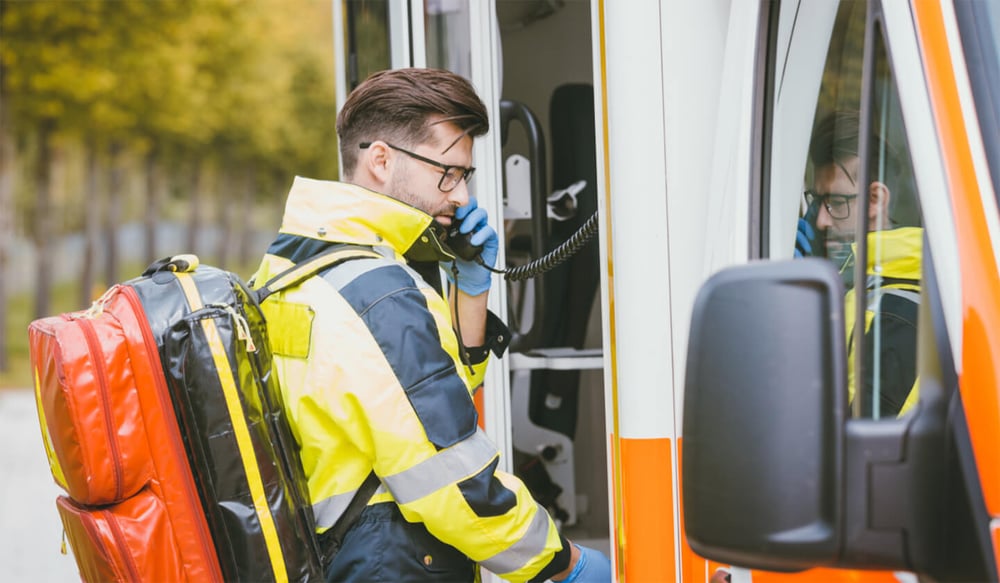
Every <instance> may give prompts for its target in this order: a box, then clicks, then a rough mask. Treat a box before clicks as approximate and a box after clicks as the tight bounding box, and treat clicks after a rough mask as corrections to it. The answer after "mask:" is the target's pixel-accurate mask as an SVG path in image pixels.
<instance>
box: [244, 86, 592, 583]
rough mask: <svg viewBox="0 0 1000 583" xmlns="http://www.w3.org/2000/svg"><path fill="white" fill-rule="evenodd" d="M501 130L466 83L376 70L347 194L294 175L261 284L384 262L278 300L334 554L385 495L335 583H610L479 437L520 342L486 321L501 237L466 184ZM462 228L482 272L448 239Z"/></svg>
mask: <svg viewBox="0 0 1000 583" xmlns="http://www.w3.org/2000/svg"><path fill="white" fill-rule="evenodd" d="M488 129H489V123H488V119H487V113H486V108H485V107H484V105H483V103H482V102H481V101H480V99H479V97H478V96H477V95H476V93H475V91H474V89H473V88H472V86H471V85H470V84H469V83H468V81H466V80H465V79H463V78H462V77H460V76H458V75H455V74H453V73H451V72H448V71H442V70H433V69H403V70H394V71H383V72H380V73H376V74H375V75H372V76H371V77H370V78H369V79H367V80H366V81H365V82H363V83H362V84H361V85H359V86H358V87H357V88H356V89H355V90H354V91H353V92H352V93H351V95H350V96H349V98H348V100H347V102H346V103H345V104H344V107H343V109H342V111H341V112H340V114H339V116H338V119H337V132H338V135H339V137H340V152H341V157H342V158H341V159H342V162H343V168H344V178H345V182H342V183H337V182H321V181H315V180H308V179H304V178H296V179H295V183H294V184H293V186H292V189H291V192H290V193H289V195H288V202H287V205H286V210H285V215H284V218H283V221H282V227H281V230H280V232H279V235H278V237H277V239H276V240H275V241H274V243H273V244H272V245H271V247H270V249H269V250H268V252H267V255H265V257H264V259H263V262H262V264H261V267H260V269H259V271H258V273H257V275H256V276H255V281H257V282H264V281H266V280H267V278H268V277H270V276H272V275H274V274H276V273H278V272H280V271H281V270H283V269H285V268H287V267H289V266H291V265H293V264H296V263H299V262H301V261H302V260H304V259H306V258H308V257H311V256H314V255H315V254H317V253H320V252H323V251H325V250H327V249H330V248H332V247H336V246H343V245H344V244H347V245H351V246H360V247H362V248H365V249H369V250H374V251H375V252H377V253H378V254H379V257H378V258H360V259H353V260H350V261H347V262H344V263H342V264H339V265H337V266H335V267H333V268H332V269H328V270H327V271H326V272H321V273H320V274H319V275H318V276H316V277H313V278H310V279H309V280H306V281H305V282H304V283H303V284H302V285H301V286H298V287H297V288H293V289H291V290H289V291H286V292H285V293H282V294H281V295H280V296H279V297H276V298H274V299H270V300H268V302H266V303H265V307H266V309H267V310H268V312H269V314H268V315H269V320H268V321H269V330H270V332H271V334H272V337H271V342H272V346H273V351H274V354H275V361H276V366H275V368H276V371H277V374H278V376H279V377H280V380H281V383H282V391H283V396H284V400H285V403H284V404H285V407H286V409H287V410H288V413H289V417H290V420H291V423H292V427H293V432H294V434H295V436H296V439H297V441H298V444H299V447H300V455H301V458H302V463H303V466H304V469H305V472H306V477H307V480H308V489H309V494H310V496H311V500H312V504H313V509H314V514H315V516H316V521H317V531H318V532H319V533H320V535H319V539H320V543H321V546H324V545H326V546H329V544H330V542H331V541H330V540H328V539H329V536H328V535H329V532H330V531H329V529H330V527H331V526H332V525H333V524H334V523H335V522H336V521H337V519H338V518H339V517H340V516H341V515H342V514H343V512H344V509H345V508H346V506H347V504H348V502H349V501H350V500H351V499H352V498H353V497H354V494H355V493H356V492H357V491H358V489H359V487H360V486H361V484H362V483H363V481H364V480H365V478H366V477H367V476H368V475H369V474H371V473H372V472H374V474H375V475H376V476H377V478H378V480H379V481H380V482H381V485H380V487H379V489H378V490H377V491H376V492H375V494H374V495H373V496H372V497H371V499H370V501H369V503H368V506H367V507H365V509H364V511H363V512H362V513H361V515H360V517H359V518H358V520H357V522H356V523H355V524H354V525H353V526H352V527H351V528H350V530H348V531H347V534H346V536H345V537H344V540H343V544H342V546H341V548H340V550H339V552H338V553H337V554H336V555H335V557H334V558H333V560H332V561H329V562H328V564H327V565H325V568H326V576H327V579H328V580H330V581H343V580H352V581H353V580H360V581H428V580H431V581H473V580H475V579H476V578H477V564H478V565H482V566H483V567H485V568H487V569H489V570H490V571H491V572H493V573H496V574H498V575H500V576H502V577H504V578H505V579H508V580H511V581H524V580H544V579H546V578H551V579H552V580H555V581H559V580H566V581H579V582H584V581H609V580H610V578H611V575H610V562H609V561H608V559H607V558H606V557H604V556H603V555H602V554H601V553H599V552H597V551H594V550H591V549H586V548H581V547H578V546H576V545H571V544H570V543H569V542H568V541H567V540H566V539H565V538H564V537H563V536H562V535H561V534H560V533H559V532H558V531H557V530H556V526H555V524H554V522H553V521H552V519H551V518H550V517H549V516H548V514H547V513H546V512H545V510H544V509H543V508H542V507H541V506H540V505H539V504H538V503H537V502H535V501H534V500H533V499H532V498H531V495H530V494H529V493H528V490H527V489H526V488H525V486H524V484H522V483H521V482H520V480H518V479H517V478H515V477H514V476H512V475H510V474H507V473H504V472H501V471H499V470H498V469H497V467H498V464H499V453H498V451H497V448H496V446H495V445H494V444H493V443H491V442H490V441H489V439H488V438H487V437H486V436H485V434H484V433H483V432H482V431H481V430H480V429H479V428H478V425H477V413H476V410H475V407H474V405H473V401H472V392H473V391H474V390H476V389H477V388H478V387H479V386H480V385H481V384H482V381H483V377H484V375H485V371H486V365H487V358H488V353H489V352H490V351H493V352H494V353H495V354H498V355H499V354H502V352H503V350H504V349H505V348H506V343H507V341H508V340H507V339H508V338H509V333H508V331H507V329H506V327H505V326H504V325H503V324H502V323H501V322H500V321H499V319H498V318H497V317H496V316H494V315H493V314H490V313H488V312H487V308H486V305H487V298H488V291H489V288H490V285H491V282H492V277H491V274H490V272H489V270H488V269H487V267H492V266H493V264H494V262H495V260H496V256H497V248H498V239H497V234H496V232H495V231H494V230H493V228H491V227H490V226H489V225H488V224H487V215H486V212H485V210H484V209H482V208H479V207H478V206H477V203H476V201H475V199H473V198H471V197H470V196H469V191H468V186H467V184H466V182H467V181H468V180H469V178H470V177H471V176H472V173H473V171H474V168H473V167H472V164H471V163H472V143H473V139H474V138H475V137H478V136H481V135H483V134H485V133H486V132H487V131H488ZM457 221H461V225H460V229H459V230H460V232H461V233H462V234H464V235H468V236H469V237H470V238H469V243H471V244H472V245H477V246H481V247H482V250H481V252H480V256H479V259H480V261H481V262H482V263H480V262H479V261H475V260H470V261H464V260H461V259H457V258H456V257H455V256H454V254H453V253H452V252H451V250H450V249H449V247H448V246H447V245H446V244H442V240H441V239H440V238H439V235H440V234H441V232H442V231H444V229H445V228H446V227H449V226H452V225H453V224H454V223H456V222H457ZM439 265H440V267H442V268H444V270H445V272H446V274H447V275H448V277H449V280H450V282H451V285H449V286H448V287H449V288H450V289H449V292H448V299H445V297H444V296H443V295H442V293H441V291H440V288H441V278H440V271H439ZM421 274H423V276H422V275H421ZM269 304H270V306H269ZM453 328H457V329H458V330H459V332H458V333H456V331H455V330H454V329H453ZM459 336H460V337H459Z"/></svg>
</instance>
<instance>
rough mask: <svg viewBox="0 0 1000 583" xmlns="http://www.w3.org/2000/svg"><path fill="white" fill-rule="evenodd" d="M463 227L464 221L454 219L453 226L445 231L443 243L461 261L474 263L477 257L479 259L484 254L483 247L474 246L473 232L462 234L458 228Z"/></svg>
mask: <svg viewBox="0 0 1000 583" xmlns="http://www.w3.org/2000/svg"><path fill="white" fill-rule="evenodd" d="M461 225H462V221H460V220H458V219H455V218H453V219H452V222H451V226H449V227H448V228H447V230H446V231H445V233H444V239H443V240H442V241H441V243H442V244H443V245H444V247H445V248H446V249H449V250H450V251H451V252H452V253H454V254H455V256H456V257H458V258H459V259H464V260H465V261H474V260H475V259H476V258H477V257H479V254H480V253H482V252H483V246H482V245H473V244H472V232H471V231H470V232H468V233H460V232H459V231H458V228H459V227H460V226H461Z"/></svg>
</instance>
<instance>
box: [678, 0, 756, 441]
mask: <svg viewBox="0 0 1000 583" xmlns="http://www.w3.org/2000/svg"><path fill="white" fill-rule="evenodd" d="M759 9H760V5H759V3H757V2H740V1H734V2H732V3H731V4H730V5H729V6H728V10H729V15H728V18H717V22H718V25H717V28H716V30H714V31H712V32H714V33H715V34H717V35H720V38H717V39H715V40H717V41H718V43H719V46H721V47H723V51H722V54H721V62H720V63H719V65H718V66H719V69H718V72H717V74H718V81H717V85H718V93H717V95H718V97H717V99H716V102H715V103H716V105H715V117H714V122H715V126H714V128H712V127H711V126H707V127H705V128H704V131H705V132H706V134H708V135H711V136H712V141H711V147H710V149H709V150H708V152H706V154H707V162H708V166H707V168H705V170H707V179H702V180H701V182H700V190H696V191H693V192H692V191H688V190H675V189H669V193H670V195H671V198H670V203H669V204H670V207H671V209H675V208H678V206H680V205H681V204H685V205H687V206H691V207H693V210H696V211H697V213H700V227H699V224H698V223H699V221H698V220H697V219H695V218H694V217H692V220H691V221H690V222H686V221H683V216H682V217H677V215H676V214H674V213H672V219H674V221H673V222H672V224H671V233H672V236H674V237H681V238H682V239H681V240H684V241H690V245H687V244H686V245H684V246H675V247H672V248H671V249H672V251H673V252H674V256H673V257H672V258H671V259H672V262H671V263H672V265H673V267H674V271H673V274H672V279H673V281H674V285H673V289H672V292H673V294H672V296H671V307H672V311H673V321H674V331H673V340H674V359H675V362H678V363H681V364H683V363H684V362H685V360H686V355H687V341H688V333H689V330H690V320H691V312H692V310H693V306H694V300H695V297H696V295H697V292H698V289H699V288H700V286H701V284H702V283H703V282H704V281H705V280H706V279H707V278H708V277H709V276H710V275H711V274H713V273H715V272H716V271H718V270H719V269H721V268H723V267H726V266H728V265H731V264H733V263H738V262H744V261H746V259H747V257H748V256H749V224H750V220H749V217H750V175H751V166H750V164H751V147H752V144H751V139H752V131H751V130H752V127H751V126H752V121H753V120H752V118H753V106H754V102H753V98H754V80H755V77H754V75H755V71H754V63H755V52H756V44H757V29H758V27H757V22H758V17H759ZM727 22H728V24H727ZM706 88H708V87H707V86H706ZM678 118H680V116H679V115H678ZM708 119H712V118H706V120H703V122H702V123H703V124H704V123H705V121H707V120H708ZM667 121H668V125H667V127H668V135H670V134H672V132H670V131H669V129H670V127H671V125H670V118H669V117H668V120H667ZM678 121H679V122H681V119H678ZM683 123H687V124H688V126H690V127H687V128H686V131H685V132H683V133H684V134H687V133H691V132H694V131H697V129H698V128H697V127H696V125H697V124H693V123H692V121H691V120H684V121H683ZM713 130H714V131H713ZM673 167H674V168H677V165H676V164H675V165H673ZM699 170H700V169H699ZM679 178H685V177H679ZM686 178H687V180H688V181H689V182H690V183H691V184H696V183H698V179H699V178H700V177H699V176H698V175H697V174H695V173H691V174H690V175H689V176H687V177H686ZM675 199H677V202H676V203H675ZM681 229H687V232H685V231H682V230H681ZM699 251H700V252H699ZM685 261H687V262H689V263H688V264H687V265H685ZM699 263H700V266H699ZM674 374H675V378H674V383H675V384H674V386H675V391H674V393H675V401H676V410H675V411H676V415H677V424H678V426H680V423H681V416H682V413H683V398H684V390H683V389H684V369H683V366H677V367H676V368H675V371H674ZM681 431H683V430H681Z"/></svg>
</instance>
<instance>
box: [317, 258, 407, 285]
mask: <svg viewBox="0 0 1000 583" xmlns="http://www.w3.org/2000/svg"><path fill="white" fill-rule="evenodd" d="M365 259H366V260H364V261H362V260H358V261H345V262H344V263H341V264H340V265H338V266H337V268H336V269H331V270H330V271H328V272H326V273H325V274H323V279H325V280H326V281H327V282H328V283H329V284H330V285H332V286H333V287H334V289H336V290H338V291H339V290H342V289H344V287H345V286H347V284H349V283H351V282H352V281H354V280H355V279H357V278H358V277H360V276H362V275H364V274H366V273H368V272H369V271H371V270H373V269H378V268H379V267H385V266H386V265H399V263H398V262H396V261H394V260H392V259H371V258H365Z"/></svg>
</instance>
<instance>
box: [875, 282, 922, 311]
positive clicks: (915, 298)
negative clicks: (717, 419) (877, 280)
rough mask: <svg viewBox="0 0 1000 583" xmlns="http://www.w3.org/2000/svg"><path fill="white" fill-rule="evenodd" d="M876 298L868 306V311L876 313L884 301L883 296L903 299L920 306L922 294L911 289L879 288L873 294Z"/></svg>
mask: <svg viewBox="0 0 1000 583" xmlns="http://www.w3.org/2000/svg"><path fill="white" fill-rule="evenodd" d="M872 295H873V296H874V298H873V299H872V302H871V303H870V304H868V311H869V312H874V311H875V309H876V308H877V307H878V304H879V302H880V301H881V300H882V296H896V297H899V298H903V299H904V300H909V301H911V302H913V303H914V304H918V305H919V304H920V292H916V291H913V290H909V289H902V288H898V287H882V288H878V289H877V290H876V291H875V293H873V294H872Z"/></svg>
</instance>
